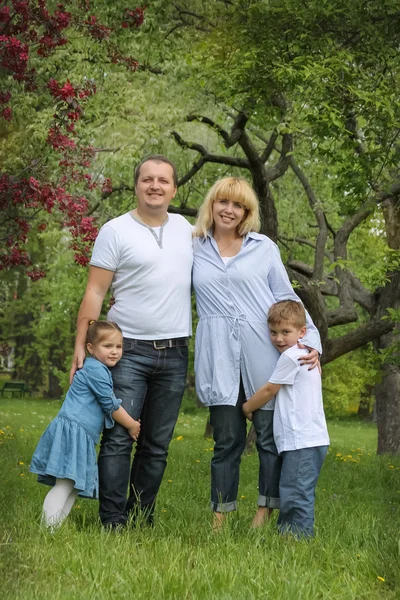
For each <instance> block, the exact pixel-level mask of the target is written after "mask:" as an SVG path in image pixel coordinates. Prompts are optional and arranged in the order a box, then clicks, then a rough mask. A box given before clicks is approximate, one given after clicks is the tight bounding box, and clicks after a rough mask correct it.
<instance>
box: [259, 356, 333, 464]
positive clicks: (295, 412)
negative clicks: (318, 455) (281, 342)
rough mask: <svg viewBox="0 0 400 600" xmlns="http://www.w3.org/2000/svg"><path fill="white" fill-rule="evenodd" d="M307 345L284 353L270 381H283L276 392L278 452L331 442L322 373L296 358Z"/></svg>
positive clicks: (275, 435) (275, 434)
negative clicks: (302, 364) (309, 367)
mask: <svg viewBox="0 0 400 600" xmlns="http://www.w3.org/2000/svg"><path fill="white" fill-rule="evenodd" d="M299 356H304V349H301V348H299V347H298V346H297V345H296V346H292V347H291V348H288V349H287V350H285V352H283V354H281V356H280V358H279V360H278V363H277V365H276V367H275V370H274V372H273V373H272V375H271V377H270V378H269V382H270V383H276V384H281V385H282V387H281V388H280V390H279V392H278V393H277V395H276V397H275V398H276V403H275V413H274V438H275V443H276V447H277V449H278V453H279V454H280V453H281V452H285V451H287V450H300V449H301V448H313V447H315V446H327V445H329V435H328V430H327V427H326V420H325V414H324V406H323V403H322V389H321V375H320V373H319V372H318V369H312V370H311V371H309V370H308V368H307V366H300V362H299V361H298V360H297V359H298V358H299Z"/></svg>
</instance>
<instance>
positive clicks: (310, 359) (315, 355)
mask: <svg viewBox="0 0 400 600" xmlns="http://www.w3.org/2000/svg"><path fill="white" fill-rule="evenodd" d="M297 345H298V347H299V348H307V350H309V354H306V355H305V356H299V358H298V359H297V360H300V361H301V362H300V364H301V365H308V370H309V371H312V369H315V367H318V370H319V372H320V373H321V372H322V371H321V364H320V362H319V352H318V351H317V350H315V349H314V348H309V346H304V344H300V342H297Z"/></svg>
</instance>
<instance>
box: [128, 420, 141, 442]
mask: <svg viewBox="0 0 400 600" xmlns="http://www.w3.org/2000/svg"><path fill="white" fill-rule="evenodd" d="M128 433H129V435H130V436H131V438H132V439H133V440H135V442H136V440H137V439H138V437H139V433H140V421H135V424H134V425H132V427H128Z"/></svg>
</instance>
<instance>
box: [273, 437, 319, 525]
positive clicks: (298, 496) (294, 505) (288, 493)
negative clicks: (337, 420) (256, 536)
mask: <svg viewBox="0 0 400 600" xmlns="http://www.w3.org/2000/svg"><path fill="white" fill-rule="evenodd" d="M327 451H328V446H316V447H315V448H302V449H300V450H289V451H287V452H282V454H281V456H282V471H281V480H280V483H279V494H280V503H281V508H280V512H279V518H278V528H279V530H280V531H281V533H288V532H290V533H293V534H294V535H296V536H300V537H312V536H313V535H314V501H315V488H316V486H317V482H318V477H319V474H320V471H321V468H322V465H323V462H324V460H325V456H326V453H327Z"/></svg>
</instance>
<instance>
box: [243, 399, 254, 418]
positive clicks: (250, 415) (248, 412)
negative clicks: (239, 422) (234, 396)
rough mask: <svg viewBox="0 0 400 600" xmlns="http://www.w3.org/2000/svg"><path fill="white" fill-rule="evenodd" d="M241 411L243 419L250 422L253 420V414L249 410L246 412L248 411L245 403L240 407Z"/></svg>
mask: <svg viewBox="0 0 400 600" xmlns="http://www.w3.org/2000/svg"><path fill="white" fill-rule="evenodd" d="M242 411H243V414H244V416H245V417H246V418H247V419H248V420H249V421H252V420H253V413H252V412H251V411H250V410H248V409H247V406H246V402H245V403H244V404H243V405H242Z"/></svg>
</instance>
